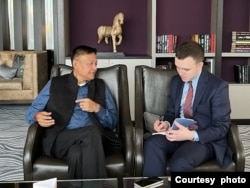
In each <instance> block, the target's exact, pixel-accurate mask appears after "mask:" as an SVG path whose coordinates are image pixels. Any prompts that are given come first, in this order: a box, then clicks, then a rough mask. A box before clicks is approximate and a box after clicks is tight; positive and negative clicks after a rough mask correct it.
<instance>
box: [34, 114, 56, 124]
mask: <svg viewBox="0 0 250 188" xmlns="http://www.w3.org/2000/svg"><path fill="white" fill-rule="evenodd" d="M35 119H36V121H37V122H38V123H39V125H40V126H42V127H50V126H52V125H54V124H55V120H54V119H52V117H51V112H46V111H42V112H37V113H36V115H35Z"/></svg>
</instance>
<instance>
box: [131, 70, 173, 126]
mask: <svg viewBox="0 0 250 188" xmlns="http://www.w3.org/2000/svg"><path fill="white" fill-rule="evenodd" d="M176 74H177V72H176V71H175V70H171V71H168V70H163V69H155V68H152V67H148V66H144V65H139V66H136V67H135V98H136V100H135V117H136V118H135V121H142V120H143V113H144V112H150V113H153V114H157V115H164V113H165V110H166V106H167V102H168V94H169V84H170V81H171V79H172V77H173V75H176ZM144 129H145V126H144Z"/></svg>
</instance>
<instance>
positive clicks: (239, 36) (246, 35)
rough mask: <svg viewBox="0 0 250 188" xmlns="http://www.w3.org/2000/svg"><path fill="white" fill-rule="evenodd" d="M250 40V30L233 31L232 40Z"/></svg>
mask: <svg viewBox="0 0 250 188" xmlns="http://www.w3.org/2000/svg"><path fill="white" fill-rule="evenodd" d="M245 40H250V32H249V31H232V41H245Z"/></svg>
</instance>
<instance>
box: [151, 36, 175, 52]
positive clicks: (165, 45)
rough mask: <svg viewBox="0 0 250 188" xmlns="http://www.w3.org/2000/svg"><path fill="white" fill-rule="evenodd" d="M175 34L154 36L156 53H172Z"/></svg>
mask: <svg viewBox="0 0 250 188" xmlns="http://www.w3.org/2000/svg"><path fill="white" fill-rule="evenodd" d="M176 43H177V35H173V34H169V35H158V36H157V38H156V53H174V52H175V48H176Z"/></svg>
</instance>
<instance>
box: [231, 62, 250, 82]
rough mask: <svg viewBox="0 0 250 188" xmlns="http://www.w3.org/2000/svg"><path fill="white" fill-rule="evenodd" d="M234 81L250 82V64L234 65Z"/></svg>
mask: <svg viewBox="0 0 250 188" xmlns="http://www.w3.org/2000/svg"><path fill="white" fill-rule="evenodd" d="M233 69H234V81H235V82H237V83H242V84H245V83H250V65H234V66H233Z"/></svg>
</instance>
